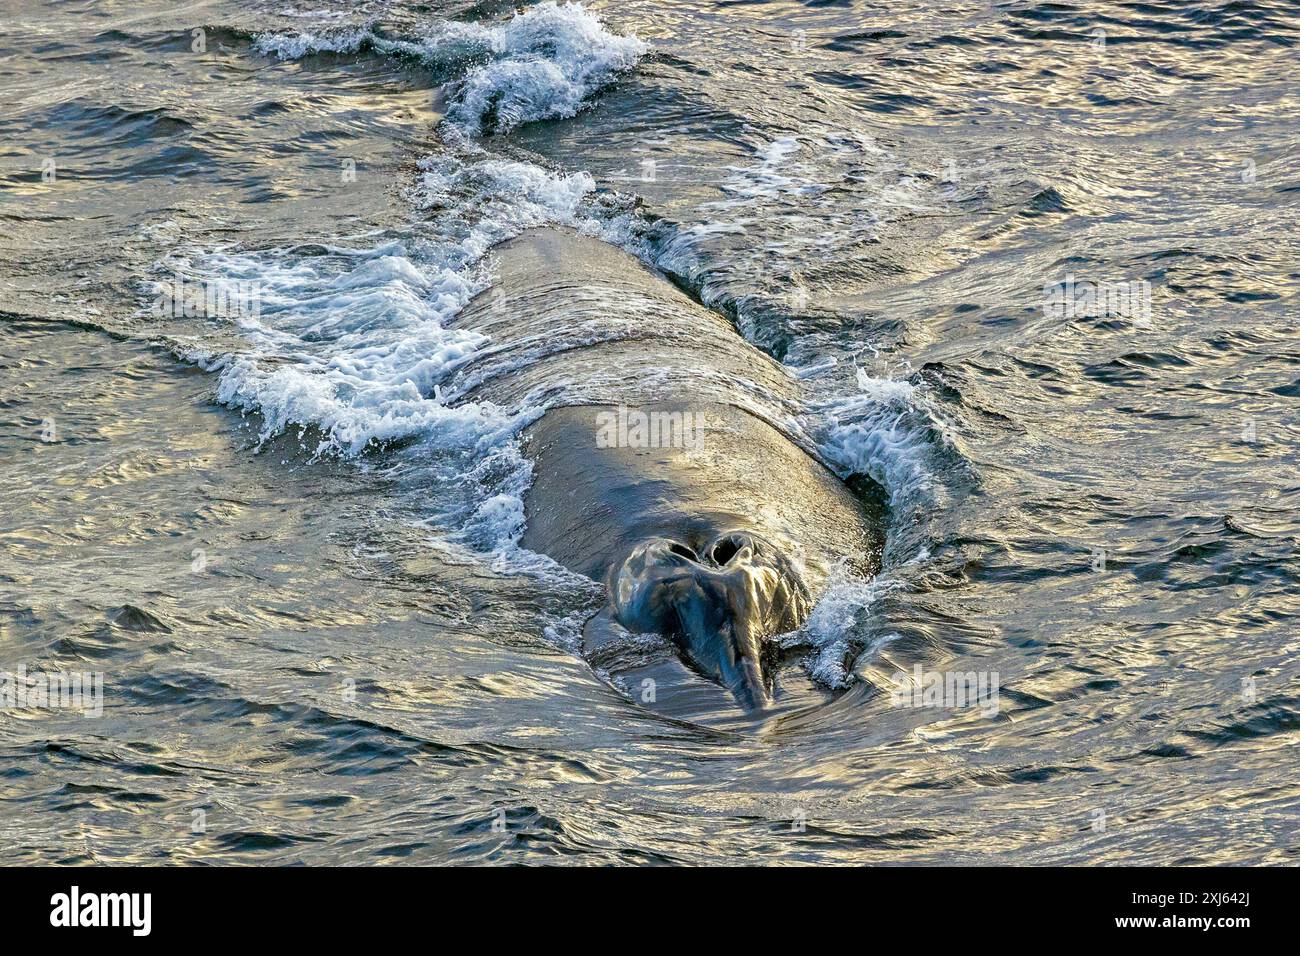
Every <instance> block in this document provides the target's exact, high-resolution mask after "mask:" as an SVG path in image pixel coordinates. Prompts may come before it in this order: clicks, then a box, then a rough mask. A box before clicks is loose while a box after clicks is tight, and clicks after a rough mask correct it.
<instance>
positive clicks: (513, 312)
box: [455, 229, 882, 715]
mask: <svg viewBox="0 0 1300 956" xmlns="http://www.w3.org/2000/svg"><path fill="white" fill-rule="evenodd" d="M494 256H495V259H496V265H497V271H498V280H497V282H496V283H495V284H494V286H493V288H492V289H491V290H489V291H488V292H486V293H484V294H482V295H480V296H479V297H477V298H476V299H475V300H474V301H473V302H471V303H470V304H469V305H468V306H467V307H466V308H465V309H464V310H463V311H462V312H461V314H460V315H459V316H458V317H457V320H456V324H457V326H458V327H462V328H467V329H473V330H476V331H479V332H481V333H483V334H485V335H486V336H488V337H489V338H490V344H489V345H488V346H487V347H485V348H484V349H482V350H481V353H480V354H476V356H475V359H474V361H473V362H472V363H470V364H469V365H468V366H467V367H466V368H465V369H463V370H462V371H461V373H460V375H459V377H458V379H457V381H456V383H455V384H456V387H457V388H458V389H459V397H471V398H473V399H475V400H479V401H491V402H496V403H499V404H501V405H505V406H510V407H514V406H518V405H521V404H525V403H528V404H535V405H540V406H542V407H545V408H546V411H545V413H544V414H542V416H541V417H540V418H539V419H538V420H536V421H535V422H533V423H532V424H531V425H530V426H529V427H528V428H527V429H526V431H525V436H524V450H525V452H526V454H527V455H528V456H529V458H530V459H531V460H532V462H533V482H532V485H531V487H530V489H529V491H528V492H527V494H526V496H525V512H526V519H527V526H526V530H525V532H524V534H523V538H522V541H521V544H522V545H523V546H524V547H525V548H528V549H529V550H532V551H536V552H540V553H542V554H546V555H548V556H550V557H551V558H553V559H554V560H556V561H557V562H559V563H560V564H562V565H564V566H565V567H567V568H569V569H570V570H572V571H575V572H577V573H580V574H584V575H586V576H588V577H590V578H593V579H595V580H597V581H602V582H604V583H605V584H606V588H607V595H608V605H607V606H606V608H605V609H604V610H603V611H602V612H601V613H600V614H598V615H597V616H596V617H595V618H594V619H593V620H592V621H591V622H589V623H588V625H587V628H586V630H585V632H584V634H585V652H586V653H587V655H588V658H589V660H591V661H592V663H593V664H596V665H597V666H600V667H601V668H602V669H603V670H606V671H609V672H611V673H613V674H615V675H616V676H621V677H622V678H623V683H624V684H625V686H627V687H628V689H629V690H630V691H631V692H632V693H633V694H634V695H639V697H640V699H642V700H644V701H646V702H647V703H653V704H654V705H655V706H656V708H657V709H660V710H666V711H668V712H670V713H674V714H677V715H694V714H697V713H699V712H702V711H706V710H708V709H710V708H713V709H716V708H717V707H718V698H719V695H718V691H717V687H718V686H719V685H720V686H721V687H724V688H726V690H728V691H729V692H730V693H731V695H733V696H734V698H735V700H736V701H737V702H738V703H739V704H741V705H742V706H743V707H744V708H745V709H747V710H761V709H764V708H768V707H769V706H770V705H771V704H772V703H773V698H774V696H780V692H779V689H778V687H777V683H778V682H777V680H776V675H777V672H778V671H779V670H780V666H779V665H780V661H779V659H778V655H777V654H776V653H775V651H774V646H773V642H772V641H771V640H770V639H771V638H772V637H774V636H775V635H777V634H780V633H784V632H787V631H790V630H793V629H795V628H797V627H798V626H799V625H800V624H801V623H802V622H803V621H804V620H805V619H806V617H807V615H808V613H809V611H810V609H811V607H812V605H813V604H814V603H815V601H816V599H817V597H818V595H819V594H820V593H821V591H822V590H823V589H824V587H825V584H826V582H827V579H828V578H829V576H830V575H831V573H832V572H833V570H834V569H835V568H836V567H837V566H838V565H840V564H841V563H842V562H843V561H844V560H846V559H847V560H848V561H849V562H850V563H851V564H852V565H853V566H854V567H855V568H856V569H857V571H858V572H859V573H861V574H864V575H869V574H871V573H874V572H875V571H876V570H877V569H878V566H879V552H880V545H881V537H882V536H881V532H880V527H881V519H880V514H879V510H878V508H877V507H874V506H873V505H872V499H871V497H870V496H867V497H864V496H861V495H857V494H855V493H854V492H853V491H851V490H850V489H849V488H848V487H847V486H846V485H845V483H844V482H842V481H841V480H840V479H839V478H837V477H836V476H835V475H834V474H832V473H831V472H830V471H829V470H828V469H827V468H826V467H825V466H824V465H823V464H822V463H821V462H819V461H817V460H816V459H815V458H814V457H813V456H812V455H811V454H809V453H808V452H806V451H805V450H804V449H803V448H801V447H799V446H798V445H796V444H795V443H794V442H793V441H792V440H791V439H790V438H789V437H787V435H786V434H785V433H784V432H783V431H782V430H781V429H779V428H778V427H776V426H775V425H774V424H772V420H774V419H776V418H777V417H779V415H780V414H781V412H782V410H784V409H793V408H794V407H795V402H796V400H797V395H798V387H799V385H798V382H797V381H796V380H795V379H794V377H793V376H791V375H790V374H789V373H788V372H787V370H786V369H785V368H784V367H783V366H782V365H780V364H779V363H778V362H776V361H774V360H773V359H772V358H770V357H769V356H767V355H766V354H764V353H762V352H760V351H759V350H757V349H755V348H754V347H753V346H751V345H750V344H749V343H748V342H746V341H744V339H742V338H741V337H740V336H739V335H738V334H737V333H736V332H735V330H734V329H733V328H732V327H731V325H730V324H729V323H727V322H726V321H725V320H724V319H723V318H721V317H720V316H718V315H717V314H716V313H714V312H712V311H710V310H708V309H706V308H704V307H702V306H700V305H699V304H697V303H696V302H695V301H694V300H692V299H691V298H690V297H689V296H687V295H685V294H684V293H682V292H681V291H680V290H679V289H677V287H676V286H674V285H673V284H672V283H671V282H670V281H668V280H667V279H666V278H665V277H664V276H662V275H660V274H658V273H656V272H653V271H652V270H650V269H648V268H647V267H646V266H644V265H643V264H642V263H641V262H639V261H638V260H637V259H635V258H634V257H633V256H631V255H629V254H627V253H625V252H623V251H621V250H619V249H616V248H614V247H613V246H610V245H608V244H606V243H603V242H600V241H598V240H596V239H592V238H589V237H585V236H581V235H579V234H577V233H575V232H571V231H568V230H561V229H540V230H533V231H530V232H527V233H524V234H523V235H521V236H519V237H517V238H515V239H512V240H510V241H508V242H506V243H504V244H502V245H500V246H498V247H497V248H496V249H495V250H494ZM647 422H649V423H651V426H652V427H650V428H647V427H646V423H647ZM656 424H657V425H659V426H660V428H659V432H658V434H656V433H655V431H654V428H653V426H654V425H656ZM616 625H617V626H616ZM629 632H630V633H637V632H655V633H659V634H663V635H666V636H668V637H670V638H671V639H672V641H673V643H674V644H675V645H676V647H677V649H678V651H679V652H680V655H672V654H668V655H665V654H659V655H657V656H656V655H655V654H653V653H652V654H650V655H649V656H648V657H647V654H646V651H645V644H644V642H640V643H638V642H635V641H632V642H629V641H628V640H627V635H628V633H629ZM647 689H648V693H647Z"/></svg>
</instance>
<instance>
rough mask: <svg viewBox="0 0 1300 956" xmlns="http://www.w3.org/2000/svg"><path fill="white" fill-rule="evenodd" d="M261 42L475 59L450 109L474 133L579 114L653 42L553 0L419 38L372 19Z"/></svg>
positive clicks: (292, 53) (270, 47) (460, 126)
mask: <svg viewBox="0 0 1300 956" xmlns="http://www.w3.org/2000/svg"><path fill="white" fill-rule="evenodd" d="M255 46H256V47H257V49H258V50H260V51H261V52H263V53H267V54H270V55H274V56H278V57H281V58H283V59H297V58H299V57H303V56H306V55H307V54H309V53H321V52H336V53H355V52H358V51H360V50H362V49H373V50H375V51H377V52H380V53H385V54H392V55H401V56H411V57H415V58H417V59H420V60H421V61H423V62H425V63H427V64H428V65H430V66H433V67H435V68H442V67H454V66H456V65H458V64H459V65H465V64H472V65H470V66H469V68H468V69H467V70H466V72H465V73H464V75H463V76H462V77H461V79H459V80H458V81H457V82H456V83H455V85H454V88H453V90H452V95H451V104H450V107H449V108H448V111H447V121H448V124H449V126H450V128H451V129H453V130H455V131H458V132H460V133H462V134H464V135H467V136H481V135H484V134H486V133H500V132H506V131H508V130H511V129H514V128H515V127H516V126H519V125H521V124H523V123H530V122H533V121H535V120H542V119H564V118H566V117H569V116H573V115H574V114H575V113H577V112H578V111H579V110H580V109H582V108H583V107H584V106H585V105H586V104H587V103H588V98H589V97H590V96H591V95H592V94H593V93H595V92H596V91H597V90H599V89H600V88H601V87H603V86H605V85H606V84H608V83H609V82H611V81H612V80H613V79H614V78H615V77H616V76H618V74H620V73H623V72H626V71H627V70H630V69H632V68H633V67H634V66H636V64H637V61H638V60H639V59H640V58H641V57H642V56H643V55H644V54H645V52H646V51H647V49H649V48H648V47H647V46H646V44H645V43H643V42H642V41H641V40H639V39H637V38H636V37H634V36H619V35H618V34H614V33H611V32H609V31H608V30H606V29H605V27H604V26H602V25H601V23H600V21H599V20H598V19H597V18H596V17H595V16H594V15H593V14H591V13H590V12H588V11H587V9H586V8H585V7H583V6H582V4H580V3H564V4H558V3H554V2H546V3H541V4H538V5H537V6H536V7H533V8H532V9H530V10H526V11H524V12H523V13H520V14H518V15H516V16H514V17H511V18H510V19H509V20H506V21H504V22H502V23H487V24H483V23H459V22H448V23H443V24H439V25H438V26H437V27H436V28H434V30H433V31H432V32H431V33H430V34H429V35H428V36H425V37H423V38H420V39H418V40H398V39H390V38H386V37H382V36H379V35H378V34H376V33H375V32H374V29H373V27H371V26H367V27H363V28H361V29H351V30H324V31H321V32H319V33H311V32H304V33H279V34H264V35H262V36H260V37H258V38H257V40H256V42H255Z"/></svg>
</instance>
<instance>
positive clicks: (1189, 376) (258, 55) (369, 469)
mask: <svg viewBox="0 0 1300 956" xmlns="http://www.w3.org/2000/svg"><path fill="white" fill-rule="evenodd" d="M5 19H6V27H5V30H4V32H3V35H0V93H3V97H2V99H3V103H4V108H3V110H0V221H3V223H4V226H5V228H4V230H3V234H0V478H2V479H3V480H2V481H0V674H3V675H11V676H12V675H16V674H19V673H21V674H24V675H28V676H27V678H25V679H24V681H23V683H24V684H27V683H29V679H30V680H35V679H36V678H35V677H33V676H32V675H42V674H69V675H71V674H86V675H97V677H98V679H99V680H100V681H102V685H100V686H101V687H102V693H101V694H100V696H99V697H98V698H97V701H98V706H97V707H96V708H90V709H75V708H66V707H52V706H48V705H42V704H41V703H40V702H39V701H38V702H36V703H33V701H32V700H31V699H30V698H28V699H26V700H24V701H16V700H15V701H11V702H8V703H5V702H4V701H3V700H0V703H4V706H3V707H0V780H2V781H3V786H0V848H2V849H3V850H4V857H5V860H6V861H7V862H10V863H36V862H45V863H53V862H59V863H92V862H99V863H118V862H129V863H167V862H191V861H204V862H214V863H298V862H306V863H367V864H371V863H403V862H406V863H574V864H593V863H619V864H634V863H689V864H700V863H730V864H736V863H739V864H744V863H764V864H785V863H791V864H808V863H923V864H931V863H963V864H973V863H983V864H988V863H1031V864H1040V863H1070V864H1097V863H1152V864H1174V863H1202V864H1211V863H1230V864H1238V863H1274V864H1278V863H1294V862H1295V861H1296V855H1297V852H1298V851H1300V844H1298V843H1297V839H1298V838H1297V832H1298V830H1300V827H1298V824H1300V784H1298V783H1297V776H1298V775H1297V770H1298V769H1300V748H1297V747H1296V744H1297V742H1300V681H1298V680H1297V677H1298V667H1300V665H1297V662H1296V659H1295V658H1296V652H1297V623H1296V622H1297V616H1298V615H1300V558H1298V557H1297V550H1296V548H1297V541H1298V540H1300V520H1298V519H1297V507H1298V506H1300V479H1298V478H1297V464H1298V463H1300V334H1298V333H1297V329H1296V319H1295V316H1296V303H1297V288H1298V287H1300V283H1298V282H1297V262H1298V261H1300V255H1298V252H1300V239H1298V238H1297V229H1296V220H1297V216H1296V213H1297V207H1298V206H1300V172H1298V169H1300V166H1298V164H1297V159H1298V158H1300V125H1298V124H1297V120H1296V115H1297V106H1298V105H1300V103H1298V102H1297V100H1298V97H1297V92H1296V86H1295V82H1294V74H1295V52H1294V50H1295V46H1296V44H1297V42H1300V13H1297V11H1296V8H1295V6H1294V5H1293V4H1290V3H1286V2H1282V0H1261V2H1247V0H1234V2H1224V0H1205V2H1174V0H1146V2H1114V3H1111V2H1106V3H1103V2H1092V0H1089V2H1077V3H1067V2H1035V0H1009V2H999V3H989V2H982V3H973V2H956V0H954V2H949V3H944V4H936V3H928V2H919V0H917V2H904V3H898V4H868V3H863V2H851V0H845V2H835V3H826V2H814V0H809V2H802V3H801V2H789V0H771V2H757V3H731V2H704V0H672V2H669V0H623V2H618V3H614V2H599V0H589V2H586V3H584V4H578V3H568V4H556V3H552V2H542V3H525V4H514V3H496V2H480V3H418V4H417V3H410V2H380V0H368V2H362V3H347V2H343V0H311V2H309V3H308V2H302V3H299V2H295V0H234V2H205V0H199V2H194V3H188V4H182V5H175V4H164V3H151V2H132V3H126V2H118V0H103V2H89V0H86V2H68V3H61V4H57V5H50V4H44V3H37V2H35V0H18V2H16V3H10V4H8V5H7V6H6V9H5ZM548 224H556V225H560V226H564V227H567V228H573V229H577V230H579V231H582V232H584V233H586V234H589V235H592V236H595V237H597V238H598V239H600V240H602V241H604V242H607V243H609V244H611V245H614V246H617V247H619V248H621V249H623V250H626V251H628V252H630V253H632V254H633V255H635V256H637V257H639V258H640V259H641V260H643V261H644V262H646V263H647V264H649V265H651V266H653V267H655V268H657V269H659V270H661V271H663V272H664V273H665V275H666V276H667V277H668V278H669V279H671V281H673V282H675V283H677V284H678V285H679V286H680V287H681V288H682V289H684V290H686V291H687V292H688V293H689V294H690V295H691V296H693V297H694V298H696V299H697V300H698V301H700V302H701V303H703V304H704V305H705V306H707V307H709V308H711V309H714V310H715V311H717V312H718V313H719V314H721V315H722V316H724V317H725V318H727V319H728V320H729V321H730V322H732V323H733V324H734V326H735V328H736V332H737V335H739V336H743V337H744V338H745V339H747V340H748V341H749V342H750V343H752V345H753V346H754V347H755V348H757V349H761V350H763V351H765V352H767V353H768V354H770V355H772V356H773V357H775V358H777V359H778V360H780V361H781V362H783V363H785V364H786V365H787V367H788V368H789V369H790V371H791V372H792V373H793V374H794V375H795V376H796V377H797V378H798V379H799V380H800V381H801V383H802V385H803V394H804V395H805V396H806V398H805V399H803V400H801V401H800V402H799V403H798V404H797V405H794V406H791V405H781V404H778V403H768V404H766V405H764V404H763V400H762V399H761V397H758V398H756V397H753V396H749V399H751V400H752V401H751V403H750V405H749V407H753V404H752V403H753V402H757V403H758V407H759V409H760V411H761V412H762V413H763V414H766V415H767V416H768V417H769V418H770V420H771V421H772V422H773V424H775V425H777V426H778V427H780V428H781V429H782V430H784V431H785V432H786V433H787V434H789V435H791V437H793V438H795V439H796V440H797V441H799V442H800V443H801V444H802V445H803V446H804V447H805V448H807V449H808V450H809V453H810V454H813V455H815V456H817V457H819V458H821V460H823V461H824V462H826V463H827V464H828V465H829V466H830V467H832V468H834V469H835V470H836V471H838V472H839V473H840V474H841V475H842V476H844V477H846V478H848V477H850V476H853V475H859V476H865V477H867V478H870V479H871V480H873V481H874V482H876V483H877V484H878V485H879V486H880V488H881V489H882V490H883V493H884V497H885V500H886V503H887V526H886V545H885V554H884V567H883V568H882V571H881V573H880V575H879V576H878V577H877V578H875V579H873V580H871V581H862V580H859V579H857V578H855V577H853V576H852V575H851V574H848V573H846V574H844V575H842V576H840V577H838V578H837V579H836V580H835V581H834V582H833V584H832V586H831V587H830V588H829V590H828V591H827V593H826V594H825V595H823V597H822V599H821V600H820V602H819V603H818V605H817V607H816V608H815V610H814V612H813V615H812V618H811V619H810V621H809V623H808V624H807V625H805V627H804V628H803V629H801V631H800V632H798V633H797V634H795V635H790V636H787V637H786V638H784V639H783V643H786V644H788V645H789V647H791V648H792V649H793V650H795V651H797V652H799V653H800V654H803V655H804V656H803V664H802V666H803V670H804V672H805V673H806V675H807V678H808V679H809V680H810V681H813V682H814V683H815V684H816V686H817V687H819V688H820V689H821V693H822V695H823V697H824V702H823V703H822V704H820V705H819V706H815V707H809V708H805V709H802V710H800V711H798V712H796V713H783V714H782V715H781V716H780V717H779V719H773V720H768V721H756V722H748V723H744V724H736V725H735V726H729V727H725V728H722V729H719V728H718V727H715V726H704V725H696V724H692V723H690V722H686V721H680V720H672V719H668V718H666V717H664V716H663V715H661V714H658V713H656V712H655V711H654V710H653V709H650V708H646V707H644V706H642V705H641V704H640V703H638V702H637V701H636V700H635V699H633V697H631V696H629V695H628V694H627V693H626V691H625V689H624V688H621V687H620V686H619V685H618V682H617V681H614V680H610V679H608V677H607V675H602V674H600V673H598V672H597V671H595V670H593V669H592V668H591V667H590V666H588V664H587V663H586V662H585V661H584V660H583V659H582V657H581V656H580V655H579V654H578V653H577V648H578V634H579V632H580V629H581V625H582V622H583V620H584V619H585V618H586V617H587V616H588V615H590V614H591V613H592V612H593V611H594V610H595V609H596V608H597V607H598V606H599V603H600V600H601V598H600V594H599V590H600V589H599V588H597V587H596V586H595V585H594V584H593V583H591V582H588V581H585V580H583V579H579V578H575V577H574V576H573V575H568V574H565V573H562V572H561V571H560V570H559V569H558V568H556V567H555V566H554V565H552V564H551V563H549V562H548V561H546V560H544V559H543V558H541V557H539V556H536V555H532V554H530V553H529V552H527V551H525V550H523V549H522V548H520V547H519V545H518V541H519V537H520V534H521V532H522V529H523V522H524V520H525V519H524V515H523V509H522V495H523V493H524V491H525V490H526V488H527V487H528V484H529V481H530V480H531V465H530V463H529V461H528V460H527V458H526V457H525V456H524V455H523V454H522V453H521V449H520V443H519V436H520V433H521V431H522V430H523V429H524V428H526V426H527V425H528V424H529V423H530V422H531V421H533V420H535V419H536V417H537V416H538V415H540V414H542V413H543V412H544V410H545V405H546V402H545V401H543V400H541V399H538V400H537V401H536V402H528V401H526V402H523V403H521V404H520V405H519V406H518V407H505V406H500V405H494V404H491V403H487V402H481V401H476V400H474V398H473V396H472V394H471V392H472V390H473V383H474V381H475V371H476V369H478V368H480V366H479V365H478V364H476V363H480V362H482V361H483V359H484V358H485V356H487V355H489V354H490V350H491V347H492V343H491V342H490V340H487V339H486V338H485V337H484V336H482V335H479V334H476V333H473V332H471V331H467V330H465V329H462V328H458V327H457V326H456V325H455V323H454V318H455V316H456V314H457V313H458V312H459V310H460V309H461V308H463V307H464V305H465V304H466V303H467V302H469V301H470V300H471V299H472V298H473V297H474V296H476V295H480V294H485V295H492V296H499V297H500V298H501V300H502V302H503V303H504V307H505V308H509V303H510V289H509V288H508V287H504V286H503V284H501V283H498V282H497V281H496V277H495V275H494V271H493V259H492V255H491V252H490V250H491V248H492V246H493V245H494V244H496V243H498V242H500V241H502V240H504V239H506V238H509V237H511V236H513V235H516V234H518V233H520V232H522V231H523V230H525V229H528V228H530V227H533V226H538V225H548ZM666 281H667V280H666ZM590 384H591V383H584V382H581V381H574V382H567V383H559V385H561V386H564V387H565V388H573V389H580V388H582V387H583V386H584V385H585V386H590ZM917 668H919V669H920V671H919V674H920V675H921V677H924V676H925V675H934V674H938V675H940V676H944V675H953V674H960V675H965V674H971V675H978V676H979V677H980V679H981V680H983V681H985V685H986V686H996V693H995V695H994V696H993V697H992V698H991V699H985V700H984V701H983V702H982V703H981V704H980V705H979V706H972V705H971V702H970V701H953V700H947V699H940V700H937V701H927V700H925V699H923V696H922V695H921V694H920V693H919V692H918V693H917V694H915V695H913V694H911V693H910V692H909V693H900V687H901V686H902V685H900V683H899V675H900V672H901V673H902V674H907V675H917V674H918V671H917ZM916 680H917V682H918V683H921V684H923V680H919V679H916ZM6 687H7V688H9V689H10V690H11V691H12V690H13V689H14V688H16V687H17V684H16V683H15V682H14V681H13V680H12V679H11V680H9V682H8V683H7V684H5V685H0V690H4V689H5V688H6ZM90 710H93V711H94V712H90Z"/></svg>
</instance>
